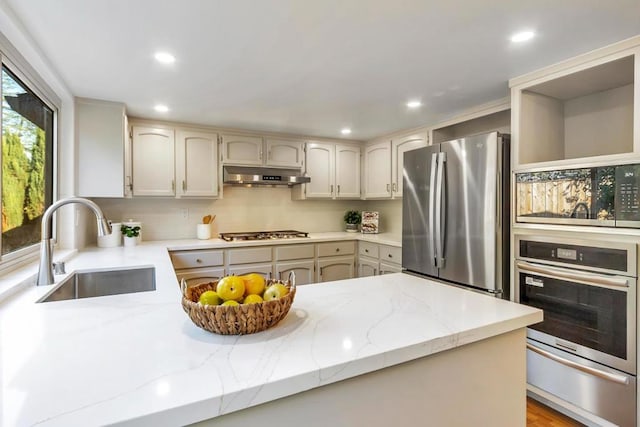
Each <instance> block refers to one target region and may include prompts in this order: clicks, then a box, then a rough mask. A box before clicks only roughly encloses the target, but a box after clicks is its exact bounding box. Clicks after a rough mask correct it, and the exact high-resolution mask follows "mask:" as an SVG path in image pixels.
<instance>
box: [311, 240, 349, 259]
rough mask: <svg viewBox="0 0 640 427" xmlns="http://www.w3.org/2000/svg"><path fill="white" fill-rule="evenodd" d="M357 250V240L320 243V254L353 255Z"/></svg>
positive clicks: (320, 255) (321, 255)
mask: <svg viewBox="0 0 640 427" xmlns="http://www.w3.org/2000/svg"><path fill="white" fill-rule="evenodd" d="M355 251H356V243H355V242H328V243H318V256H319V257H323V256H337V255H352V254H353V253H355Z"/></svg>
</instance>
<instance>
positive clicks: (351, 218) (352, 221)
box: [344, 211, 362, 233]
mask: <svg viewBox="0 0 640 427" xmlns="http://www.w3.org/2000/svg"><path fill="white" fill-rule="evenodd" d="M361 220H362V216H361V215H360V212H358V211H347V212H345V214H344V222H345V223H346V224H347V225H346V230H347V231H348V232H349V233H355V232H357V231H358V225H359V224H360V221H361Z"/></svg>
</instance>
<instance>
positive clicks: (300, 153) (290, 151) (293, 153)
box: [265, 139, 304, 168]
mask: <svg viewBox="0 0 640 427" xmlns="http://www.w3.org/2000/svg"><path fill="white" fill-rule="evenodd" d="M266 146H267V158H266V160H265V164H266V165H267V166H278V167H284V168H301V167H302V159H303V158H304V150H303V147H304V142H302V141H289V140H283V139H267V140H266Z"/></svg>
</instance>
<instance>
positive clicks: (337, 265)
mask: <svg viewBox="0 0 640 427" xmlns="http://www.w3.org/2000/svg"><path fill="white" fill-rule="evenodd" d="M354 264H355V259H354V257H353V255H351V256H342V257H331V258H320V259H318V282H332V281H334V280H344V279H352V278H353V277H354V276H355V275H354V272H355V266H354Z"/></svg>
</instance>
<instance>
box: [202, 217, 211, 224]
mask: <svg viewBox="0 0 640 427" xmlns="http://www.w3.org/2000/svg"><path fill="white" fill-rule="evenodd" d="M202 223H203V224H211V215H206V216H203V217H202Z"/></svg>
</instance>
